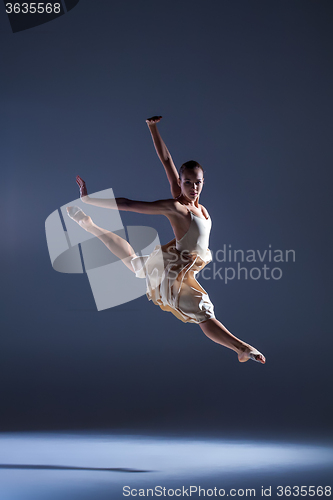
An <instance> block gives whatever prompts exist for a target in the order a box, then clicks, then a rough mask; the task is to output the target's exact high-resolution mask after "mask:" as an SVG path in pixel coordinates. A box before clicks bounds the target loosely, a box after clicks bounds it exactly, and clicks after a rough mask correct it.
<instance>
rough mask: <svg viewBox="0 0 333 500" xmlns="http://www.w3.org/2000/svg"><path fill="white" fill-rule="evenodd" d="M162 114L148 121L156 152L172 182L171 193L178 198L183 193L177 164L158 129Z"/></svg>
mask: <svg viewBox="0 0 333 500" xmlns="http://www.w3.org/2000/svg"><path fill="white" fill-rule="evenodd" d="M161 118H162V117H161V116H153V117H152V118H148V119H147V120H146V123H147V125H148V128H149V130H150V133H151V136H152V139H153V142H154V146H155V149H156V153H157V155H158V157H159V159H160V160H161V162H162V164H163V167H164V170H165V173H166V174H167V177H168V181H169V184H170V189H171V194H172V196H173V197H174V198H178V196H179V195H180V193H181V189H180V187H179V185H178V179H179V175H178V172H177V169H176V167H175V164H174V162H173V160H172V157H171V154H170V153H169V150H168V148H167V147H166V145H165V143H164V141H163V139H162V137H161V136H160V133H159V131H158V129H157V123H158V122H159V121H160V120H161Z"/></svg>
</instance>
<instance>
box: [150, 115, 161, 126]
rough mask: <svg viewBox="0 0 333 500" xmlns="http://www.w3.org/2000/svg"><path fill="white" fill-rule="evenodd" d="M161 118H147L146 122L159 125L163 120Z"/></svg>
mask: <svg viewBox="0 0 333 500" xmlns="http://www.w3.org/2000/svg"><path fill="white" fill-rule="evenodd" d="M161 118H162V117H161V116H152V117H151V118H147V120H146V122H147V123H148V124H150V123H158V122H159V121H160V120H161Z"/></svg>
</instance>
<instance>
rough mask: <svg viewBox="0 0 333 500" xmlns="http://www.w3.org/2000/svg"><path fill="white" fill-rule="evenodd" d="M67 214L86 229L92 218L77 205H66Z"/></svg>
mask: <svg viewBox="0 0 333 500" xmlns="http://www.w3.org/2000/svg"><path fill="white" fill-rule="evenodd" d="M66 210H67V214H68V216H69V217H70V218H71V219H73V220H74V221H75V222H77V223H78V224H79V226H81V227H82V228H83V229H85V230H86V231H87V230H88V227H89V226H91V224H92V220H91V217H89V215H86V214H85V213H84V212H83V211H82V210H81V208H79V207H66Z"/></svg>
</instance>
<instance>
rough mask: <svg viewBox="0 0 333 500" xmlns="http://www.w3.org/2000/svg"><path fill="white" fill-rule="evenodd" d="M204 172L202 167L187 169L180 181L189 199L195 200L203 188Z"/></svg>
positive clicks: (183, 192) (184, 193)
mask: <svg viewBox="0 0 333 500" xmlns="http://www.w3.org/2000/svg"><path fill="white" fill-rule="evenodd" d="M203 182H204V178H203V172H202V170H201V168H195V169H193V170H189V169H187V168H186V169H185V170H184V171H183V173H182V177H181V179H180V181H179V185H180V188H181V190H182V194H183V195H184V196H185V197H186V198H187V199H189V200H191V201H195V200H196V199H197V198H198V196H199V195H200V193H201V191H202V188H203Z"/></svg>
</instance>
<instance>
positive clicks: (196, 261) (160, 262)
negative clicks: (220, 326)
mask: <svg viewBox="0 0 333 500" xmlns="http://www.w3.org/2000/svg"><path fill="white" fill-rule="evenodd" d="M189 212H190V214H191V223H190V227H189V230H188V231H187V233H186V234H185V235H184V236H183V238H181V239H180V240H179V241H178V240H172V241H170V243H167V244H166V245H162V246H161V245H158V246H157V247H155V249H154V251H153V252H152V253H151V254H150V255H144V256H142V257H134V258H133V259H132V261H131V263H132V266H133V269H134V271H135V274H136V276H137V277H138V278H145V279H146V284H147V297H148V299H149V300H152V301H153V302H154V304H156V305H158V306H160V308H161V309H163V311H170V312H172V313H173V314H174V315H175V316H176V317H177V318H178V319H180V320H181V321H184V322H186V323H187V322H190V323H201V322H203V321H207V320H208V319H211V318H214V317H215V316H214V306H213V304H212V303H211V301H210V299H209V296H208V294H207V292H206V291H205V290H204V289H203V288H202V286H200V284H199V283H198V282H197V280H196V278H195V276H196V274H197V273H198V272H199V271H201V270H202V269H203V268H204V267H205V265H206V264H208V263H209V262H211V260H212V256H211V252H210V250H209V248H208V244H209V235H210V229H211V225H212V223H211V219H210V217H208V219H206V218H204V217H199V216H197V215H195V214H194V213H193V212H191V211H190V210H189Z"/></svg>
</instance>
